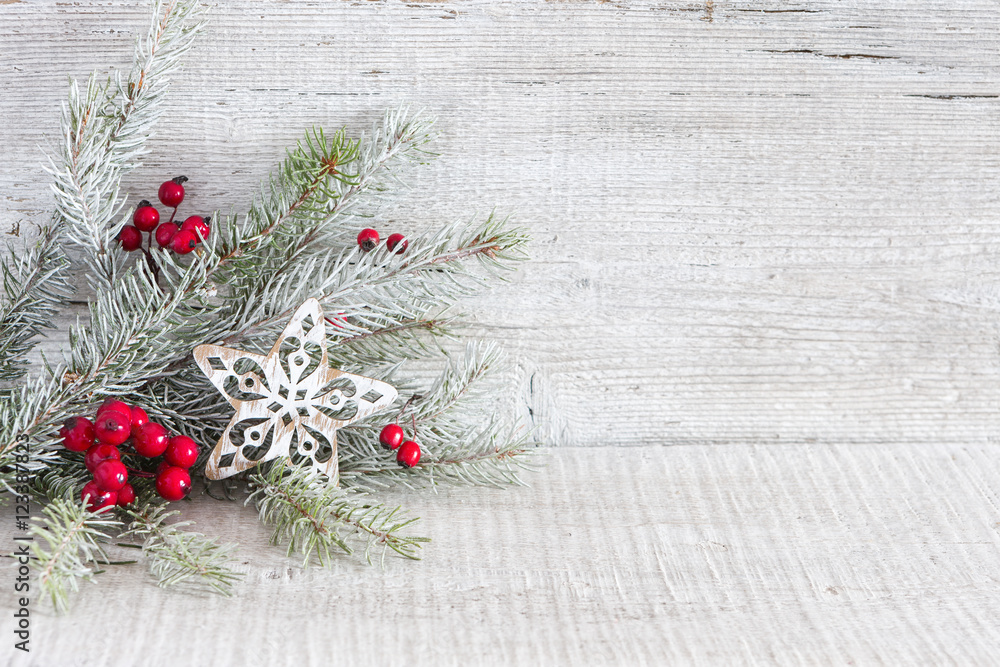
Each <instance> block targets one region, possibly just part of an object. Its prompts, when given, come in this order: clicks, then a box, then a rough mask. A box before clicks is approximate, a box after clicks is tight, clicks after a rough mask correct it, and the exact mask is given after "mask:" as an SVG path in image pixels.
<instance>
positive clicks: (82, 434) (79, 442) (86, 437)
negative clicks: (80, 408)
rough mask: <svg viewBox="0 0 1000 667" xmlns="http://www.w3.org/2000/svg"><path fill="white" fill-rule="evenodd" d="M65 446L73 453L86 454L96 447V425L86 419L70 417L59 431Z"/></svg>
mask: <svg viewBox="0 0 1000 667" xmlns="http://www.w3.org/2000/svg"><path fill="white" fill-rule="evenodd" d="M59 435H61V436H62V439H63V446H64V447H66V449H68V450H69V451H71V452H85V451H87V450H88V449H90V448H91V447H92V446H93V445H94V437H95V436H94V424H93V423H92V422H91V421H90V420H89V419H87V418H86V417H70V418H69V419H67V420H66V421H65V422H63V426H62V428H61V429H59Z"/></svg>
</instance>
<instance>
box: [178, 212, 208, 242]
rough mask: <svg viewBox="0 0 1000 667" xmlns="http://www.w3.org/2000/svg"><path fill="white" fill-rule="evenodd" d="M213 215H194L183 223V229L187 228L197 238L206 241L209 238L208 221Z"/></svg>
mask: <svg viewBox="0 0 1000 667" xmlns="http://www.w3.org/2000/svg"><path fill="white" fill-rule="evenodd" d="M211 219H212V218H211V216H209V217H207V218H203V217H201V216H200V215H192V216H191V217H190V218H188V219H187V220H185V221H184V224H182V225H181V231H184V230H187V231H189V232H191V233H192V234H194V236H195V238H196V239H198V240H200V241H204V240H205V239H207V238H208V231H209V230H208V222H209V220H211Z"/></svg>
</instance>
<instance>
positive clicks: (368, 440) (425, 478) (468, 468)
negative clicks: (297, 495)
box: [338, 421, 538, 490]
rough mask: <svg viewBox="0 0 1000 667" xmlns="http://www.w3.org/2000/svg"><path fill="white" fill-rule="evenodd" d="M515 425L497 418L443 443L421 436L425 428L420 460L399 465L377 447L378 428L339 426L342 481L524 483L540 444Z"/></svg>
mask: <svg viewBox="0 0 1000 667" xmlns="http://www.w3.org/2000/svg"><path fill="white" fill-rule="evenodd" d="M517 430H518V429H517V428H516V426H515V427H509V426H506V425H504V424H503V423H502V422H499V421H497V422H493V423H491V424H489V425H488V426H487V427H486V428H485V429H479V428H476V429H470V434H469V435H467V436H466V437H464V438H459V439H453V440H447V441H444V442H439V441H436V440H437V439H432V438H427V437H425V436H426V435H427V432H426V431H424V432H422V433H423V435H420V436H417V437H419V438H420V443H421V450H423V451H422V455H421V457H420V463H419V464H418V465H416V466H414V467H413V468H401V467H400V466H399V464H398V463H396V462H395V460H393V459H392V458H391V457H390V458H387V457H386V456H385V451H384V450H381V449H380V447H379V445H378V444H377V443H378V429H377V428H372V429H355V430H350V433H349V434H348V431H349V429H342V430H341V431H340V432H339V438H338V446H339V449H338V451H339V455H340V480H341V485H342V486H344V487H346V488H360V489H366V490H374V489H376V488H389V487H392V486H402V487H406V488H410V489H415V488H420V487H425V486H437V485H441V484H451V485H470V486H495V487H502V486H508V485H518V486H523V485H524V481H523V480H522V479H521V472H523V471H531V470H534V469H535V466H534V465H533V461H532V458H533V456H534V454H535V453H536V452H537V449H536V448H537V446H538V445H537V443H535V442H533V441H532V440H531V439H530V438H529V437H528V436H527V435H524V434H520V435H519V434H518V432H517ZM366 431H369V432H366Z"/></svg>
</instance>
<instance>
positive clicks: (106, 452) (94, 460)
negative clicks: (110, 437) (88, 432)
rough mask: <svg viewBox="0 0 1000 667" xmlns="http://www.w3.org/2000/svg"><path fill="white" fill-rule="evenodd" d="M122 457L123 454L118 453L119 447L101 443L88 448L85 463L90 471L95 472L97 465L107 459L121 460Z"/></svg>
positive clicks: (84, 458)
mask: <svg viewBox="0 0 1000 667" xmlns="http://www.w3.org/2000/svg"><path fill="white" fill-rule="evenodd" d="M121 457H122V455H121V454H119V453H118V448H117V447H115V446H114V445H105V444H103V443H101V444H97V445H94V446H93V447H91V448H90V449H88V450H87V453H86V454H85V455H84V457H83V465H85V466H87V470H89V471H90V472H94V471H95V470H97V466H99V465H101V464H102V463H104V462H105V461H108V460H112V461H119V460H121Z"/></svg>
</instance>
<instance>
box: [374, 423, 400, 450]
mask: <svg viewBox="0 0 1000 667" xmlns="http://www.w3.org/2000/svg"><path fill="white" fill-rule="evenodd" d="M403 440H404V436H403V429H402V427H401V426H400V425H399V424H389V425H388V426H386V427H385V428H383V429H382V432H381V433H379V434H378V441H379V442H381V443H382V446H383V447H385V448H386V449H396V448H397V447H399V446H400V445H401V444H402V443H403Z"/></svg>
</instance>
